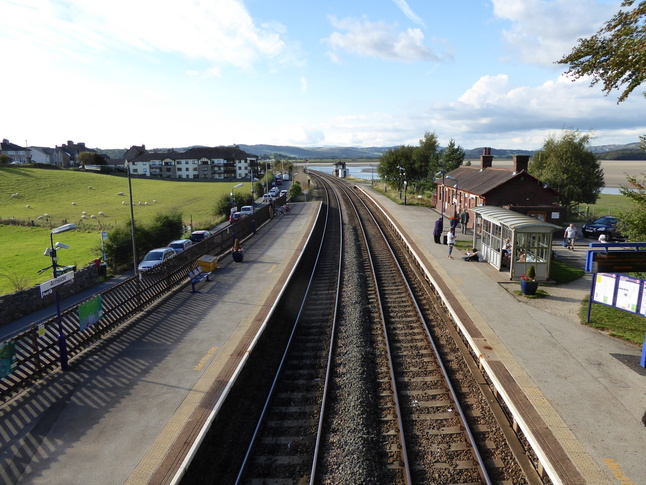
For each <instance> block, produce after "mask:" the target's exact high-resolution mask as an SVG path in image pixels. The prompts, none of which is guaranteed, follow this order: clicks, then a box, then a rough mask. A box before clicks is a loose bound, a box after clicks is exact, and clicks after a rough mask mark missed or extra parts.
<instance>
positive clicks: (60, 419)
mask: <svg viewBox="0 0 646 485" xmlns="http://www.w3.org/2000/svg"><path fill="white" fill-rule="evenodd" d="M361 186H362V187H363V188H364V189H365V190H366V191H367V192H368V193H369V194H370V195H371V196H373V197H374V198H375V199H377V200H378V201H379V203H380V204H382V206H383V207H384V208H385V209H386V211H387V212H388V213H389V214H390V215H391V217H392V218H393V219H394V220H395V221H396V222H397V224H398V225H399V226H400V229H401V230H402V232H404V233H405V234H406V235H407V236H408V237H409V239H410V241H411V243H412V245H413V248H414V250H415V251H416V252H417V253H418V254H419V256H420V258H422V259H423V260H424V262H425V264H427V265H428V267H429V268H431V270H430V271H431V272H432V274H433V276H434V277H435V278H437V280H438V282H439V284H440V285H441V286H442V291H443V292H445V293H446V295H447V297H448V299H449V300H450V303H452V304H454V305H455V307H456V308H457V310H456V315H457V317H458V318H460V319H461V320H463V321H464V322H463V323H464V325H465V328H466V329H467V330H468V331H470V332H472V338H473V339H474V341H475V342H476V343H477V344H478V345H482V347H483V349H482V356H483V360H486V361H487V365H489V366H490V367H491V368H493V369H494V370H495V371H496V372H498V373H499V375H500V376H501V382H500V383H501V385H502V386H507V387H506V392H507V393H508V395H509V396H511V397H512V398H513V399H514V400H515V401H516V402H517V403H519V408H520V409H521V410H522V411H523V412H527V416H528V419H527V422H526V423H525V424H527V425H528V426H530V427H532V428H533V429H534V431H536V432H537V434H538V435H539V436H540V437H541V438H540V442H541V445H542V446H545V447H547V448H551V447H553V449H551V450H550V451H551V453H553V454H554V455H556V456H562V462H560V463H557V464H556V465H555V466H556V468H557V469H558V472H559V473H560V474H561V476H563V477H565V478H564V480H563V481H562V483H566V484H568V485H569V484H584V483H586V484H618V483H621V484H624V485H626V484H630V483H633V484H643V483H646V459H645V458H644V451H645V450H646V427H644V425H643V424H642V416H643V415H644V412H645V411H646V369H643V368H642V367H640V366H639V359H640V355H641V349H640V347H639V346H635V345H631V344H627V343H625V342H622V341H620V340H617V339H614V338H611V337H608V336H606V335H604V334H603V333H601V332H599V331H597V330H594V329H592V328H590V327H587V326H583V325H578V324H574V323H572V321H571V320H568V319H564V318H559V317H557V316H554V315H553V314H551V313H548V312H545V311H541V310H539V309H536V308H534V307H532V306H530V305H527V304H524V303H523V302H522V301H519V300H518V299H516V298H515V297H514V296H512V295H511V294H510V293H509V292H508V291H507V290H506V289H505V288H504V285H503V284H502V283H503V282H504V280H505V279H506V278H505V276H504V275H503V274H501V273H499V272H498V271H497V270H496V269H495V268H493V267H492V266H490V265H489V264H488V263H484V262H483V263H467V262H464V261H463V260H462V259H461V257H460V256H461V254H460V253H459V252H457V250H456V253H455V255H454V257H455V259H453V260H450V259H447V246H444V245H438V244H435V243H434V242H433V236H432V231H433V224H434V222H435V220H436V219H437V217H438V214H437V213H436V212H435V211H434V210H432V209H428V208H423V207H415V206H402V205H399V204H396V203H394V202H392V201H391V200H389V199H388V198H387V197H385V196H383V195H381V194H379V193H378V192H376V191H373V190H371V188H370V184H369V183H368V184H367V185H363V184H361ZM290 206H291V207H292V211H291V212H292V213H291V214H289V215H287V216H282V217H279V218H276V219H273V220H272V221H270V223H269V224H267V225H266V226H263V227H262V228H260V230H259V231H258V233H257V234H256V235H255V236H254V237H252V238H251V239H249V240H248V241H247V242H246V243H245V244H244V247H245V262H244V263H242V264H236V263H233V262H232V261H231V259H230V258H225V259H224V260H223V261H221V262H220V265H219V267H218V269H217V270H216V273H215V275H214V276H213V277H212V281H211V282H203V283H200V284H198V286H197V289H198V290H199V293H191V291H190V290H191V287H190V284H188V283H187V285H186V286H185V287H183V288H181V289H180V290H178V291H177V292H175V293H172V294H171V295H169V296H168V297H167V298H165V299H164V300H162V301H160V302H159V303H158V304H157V305H155V306H154V307H152V308H149V309H148V310H147V311H146V312H145V314H143V315H141V317H139V318H137V319H136V321H135V322H133V323H131V324H129V325H128V326H127V327H124V328H123V329H122V330H119V331H117V332H116V334H115V335H113V336H108V337H107V338H106V339H105V342H102V343H101V344H100V346H99V347H98V348H96V349H92V350H91V351H88V352H86V353H85V354H84V355H82V356H80V357H79V358H77V359H75V360H73V361H72V362H71V371H70V372H68V373H65V374H62V373H58V374H56V375H53V376H51V377H50V378H48V379H45V380H43V382H42V383H40V384H39V385H38V386H37V387H36V388H34V389H31V390H29V391H26V392H25V393H24V394H23V395H21V396H20V397H19V398H18V399H15V400H14V401H12V402H11V403H9V404H8V405H5V406H3V407H2V408H0V431H1V435H0V442H1V443H2V446H1V447H0V451H1V454H0V459H1V460H2V475H1V476H0V482H3V483H36V484H40V483H43V484H44V483H47V484H69V483H88V484H94V483H97V484H98V483H100V484H123V483H159V481H158V479H159V475H158V473H159V472H158V470H159V467H160V464H161V463H162V462H164V460H165V459H167V458H168V455H170V454H172V453H173V452H174V450H173V443H174V442H176V441H177V438H178V437H179V436H180V434H181V432H182V428H183V427H184V426H185V425H186V423H187V422H189V421H191V419H192V416H193V413H194V412H195V411H196V410H197V409H199V408H200V407H201V406H202V404H201V403H202V399H203V396H204V395H206V394H208V392H209V391H208V386H209V383H210V382H212V381H213V380H215V379H217V378H218V376H219V375H220V373H221V371H222V369H223V368H224V366H225V365H226V361H227V359H229V356H230V355H231V354H232V353H233V352H234V350H233V349H234V348H236V345H238V343H239V341H240V340H241V338H242V336H243V335H244V334H245V332H247V331H248V329H249V328H250V327H251V326H252V325H253V324H254V322H255V323H257V322H258V320H259V315H260V318H261V317H262V315H263V314H266V313H267V311H268V308H269V307H270V306H271V304H272V303H273V300H274V299H275V296H276V291H277V290H276V288H280V287H282V284H281V281H284V280H285V279H286V278H287V276H288V274H289V272H290V270H291V267H292V266H293V264H294V262H295V261H296V258H297V257H298V254H299V253H300V249H301V247H302V244H303V243H304V239H305V237H306V236H307V234H308V233H309V228H310V224H311V222H312V218H313V216H314V214H315V210H316V208H317V207H318V204H312V203H308V204H293V205H291V204H290ZM460 237H461V236H459V238H460ZM581 249H583V248H581ZM581 253H582V254H583V251H581ZM568 257H571V258H574V257H575V255H574V254H572V255H568ZM576 257H578V254H576ZM507 280H508V278H507ZM572 308H573V310H572V311H578V304H577V303H576V302H573V304H572ZM187 316H190V318H187Z"/></svg>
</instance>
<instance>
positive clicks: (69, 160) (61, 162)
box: [55, 140, 96, 167]
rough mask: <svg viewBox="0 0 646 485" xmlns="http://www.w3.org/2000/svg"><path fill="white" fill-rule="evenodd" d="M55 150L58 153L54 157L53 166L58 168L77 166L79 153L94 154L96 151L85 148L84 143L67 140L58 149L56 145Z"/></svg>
mask: <svg viewBox="0 0 646 485" xmlns="http://www.w3.org/2000/svg"><path fill="white" fill-rule="evenodd" d="M56 149H57V150H60V151H59V153H58V156H57V157H56V163H55V165H58V166H60V167H67V166H69V165H78V162H77V160H78V156H79V153H81V152H96V150H94V149H92V148H87V147H86V146H85V143H74V142H73V141H71V140H68V141H67V143H63V144H62V145H61V146H60V147H59V146H58V145H56Z"/></svg>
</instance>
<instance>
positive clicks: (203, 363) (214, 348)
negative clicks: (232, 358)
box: [193, 347, 218, 370]
mask: <svg viewBox="0 0 646 485" xmlns="http://www.w3.org/2000/svg"><path fill="white" fill-rule="evenodd" d="M216 350H218V348H217V347H211V348H210V349H209V351H208V352H207V353H206V355H205V356H204V357H202V360H200V363H199V364H197V365H196V366H195V367H193V370H201V369H202V367H204V365H205V364H206V363H207V362H208V361H209V359H210V358H211V357H213V354H215V351H216Z"/></svg>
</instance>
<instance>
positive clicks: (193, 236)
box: [189, 231, 211, 243]
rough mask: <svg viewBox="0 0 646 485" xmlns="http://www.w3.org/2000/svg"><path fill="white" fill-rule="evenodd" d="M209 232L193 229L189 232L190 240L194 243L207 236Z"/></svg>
mask: <svg viewBox="0 0 646 485" xmlns="http://www.w3.org/2000/svg"><path fill="white" fill-rule="evenodd" d="M210 235H211V233H210V232H209V231H193V232H192V233H191V237H190V238H189V239H190V240H191V241H193V242H194V243H198V242H200V241H202V240H204V239H206V238H207V237H209V236H210Z"/></svg>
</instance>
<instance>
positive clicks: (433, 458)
mask: <svg viewBox="0 0 646 485" xmlns="http://www.w3.org/2000/svg"><path fill="white" fill-rule="evenodd" d="M312 178H313V179H314V180H315V181H316V183H317V185H318V186H319V188H320V190H322V191H323V190H324V193H325V205H326V206H327V213H328V223H327V226H326V230H325V231H324V232H325V239H324V240H323V241H322V243H321V245H320V253H319V257H318V261H317V264H316V269H315V271H314V272H313V273H312V276H311V278H310V280H309V285H308V291H307V292H306V297H305V299H304V300H303V303H302V304H301V306H300V310H299V312H298V316H297V318H296V319H295V322H294V325H293V326H292V325H289V326H286V327H285V329H284V330H283V332H285V334H286V335H285V337H281V338H277V339H275V341H285V342H286V345H285V351H284V353H282V354H281V355H280V357H279V356H278V355H277V354H276V353H275V352H270V353H268V355H273V357H271V358H272V359H273V361H275V364H269V363H268V364H266V367H267V368H271V369H275V372H273V373H272V374H271V383H269V382H264V381H262V379H261V378H259V377H258V376H256V380H255V381H253V382H249V383H248V385H247V387H246V390H247V393H248V395H247V396H246V397H245V402H247V404H246V405H242V404H241V403H237V405H232V406H229V407H228V408H227V409H226V410H225V409H224V408H223V410H222V411H221V413H222V414H223V415H222V417H221V419H220V420H218V422H219V423H220V425H219V426H218V422H216V423H214V429H213V430H211V431H210V437H209V444H208V445H207V446H206V447H205V451H203V452H202V453H201V457H200V458H199V459H197V460H195V463H194V464H193V465H192V466H191V469H190V470H189V471H188V473H187V474H186V476H185V477H184V480H183V482H182V483H251V484H260V483H272V484H273V483H276V484H281V483H311V484H315V483H394V484H400V483H401V484H408V483H515V484H516V483H542V482H541V481H540V479H538V475H537V474H536V473H535V472H533V467H532V463H530V460H529V459H528V458H527V457H526V455H525V454H524V450H523V449H522V447H521V446H520V445H519V444H517V443H515V440H516V437H515V435H514V434H513V432H512V431H510V429H505V427H506V425H505V424H504V422H503V424H502V425H501V424H499V421H500V419H501V418H504V414H503V413H502V411H500V410H497V411H496V410H492V409H491V407H490V405H492V404H494V405H495V399H493V397H492V395H491V394H488V393H487V391H486V389H487V388H486V383H485V382H484V381H485V379H484V378H483V377H482V376H481V375H479V374H478V371H477V366H475V365H469V363H468V362H469V359H470V356H469V354H468V351H467V350H466V347H464V346H461V345H460V340H459V336H457V334H456V333H455V331H454V329H452V328H451V327H452V326H451V325H450V323H448V322H447V318H446V316H445V315H444V314H443V311H442V308H441V302H438V301H436V299H435V295H434V294H433V292H432V290H431V289H430V288H429V287H428V284H427V283H426V282H425V281H424V279H423V277H421V275H420V274H419V272H418V271H417V270H416V268H415V267H414V265H411V264H409V261H408V256H407V254H406V251H405V248H404V247H402V246H400V245H399V243H400V241H397V238H394V237H393V235H392V234H390V235H389V234H386V233H384V231H383V230H382V228H385V227H387V226H388V224H387V223H386V222H385V221H384V220H380V219H379V217H380V215H379V214H380V212H379V211H378V210H376V208H375V207H370V204H369V202H366V201H364V200H363V199H362V198H361V197H359V195H358V194H357V193H356V191H353V190H352V189H350V188H349V187H348V186H347V184H343V183H339V182H338V181H336V180H330V179H329V178H328V177H323V176H320V175H312ZM388 239H390V240H391V241H393V243H394V247H391V245H390V244H389V242H388ZM398 260H399V261H402V264H401V265H400V264H399V262H398ZM287 334H288V335H287ZM260 353H261V354H262V352H260ZM256 365H264V364H263V361H262V360H258V364H256ZM268 377H269V374H267V377H265V378H264V379H265V381H266V380H268ZM261 403H262V404H261ZM252 417H253V419H251V418H252ZM231 423H236V424H237V426H232V425H231ZM227 424H228V426H227ZM224 448H226V453H220V455H219V456H220V458H219V459H218V458H215V456H214V454H215V453H217V450H223V449H224ZM215 477H217V479H215Z"/></svg>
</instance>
